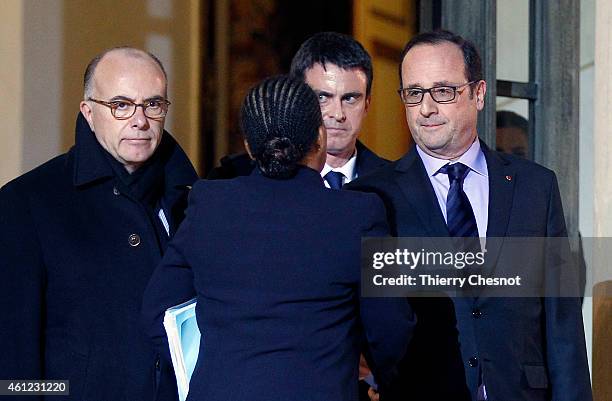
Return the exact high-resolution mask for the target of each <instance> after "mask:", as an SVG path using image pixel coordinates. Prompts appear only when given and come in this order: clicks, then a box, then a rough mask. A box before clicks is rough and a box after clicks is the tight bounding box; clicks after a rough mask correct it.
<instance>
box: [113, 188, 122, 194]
mask: <svg viewBox="0 0 612 401" xmlns="http://www.w3.org/2000/svg"><path fill="white" fill-rule="evenodd" d="M113 194H115V195H117V196H118V195H121V192H119V190H118V189H117V187H113Z"/></svg>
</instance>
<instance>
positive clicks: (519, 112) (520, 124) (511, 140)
mask: <svg viewBox="0 0 612 401" xmlns="http://www.w3.org/2000/svg"><path fill="white" fill-rule="evenodd" d="M496 103H497V116H496V126H497V128H496V135H495V148H496V149H497V150H498V151H499V152H504V153H509V154H513V155H515V156H520V157H524V158H526V159H531V147H532V146H533V143H532V141H530V139H529V121H528V119H529V101H528V100H526V99H512V98H509V97H502V96H498V97H497V100H496Z"/></svg>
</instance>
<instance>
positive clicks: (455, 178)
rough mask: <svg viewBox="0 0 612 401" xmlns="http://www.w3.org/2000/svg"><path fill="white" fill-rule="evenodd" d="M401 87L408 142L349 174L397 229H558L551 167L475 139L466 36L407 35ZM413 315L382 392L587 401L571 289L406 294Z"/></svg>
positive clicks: (475, 63) (477, 68)
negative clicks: (356, 175)
mask: <svg viewBox="0 0 612 401" xmlns="http://www.w3.org/2000/svg"><path fill="white" fill-rule="evenodd" d="M400 82H401V89H400V95H401V98H402V101H403V102H404V104H405V106H406V119H407V121H408V125H409V127H410V131H411V133H412V137H413V139H414V142H415V143H416V146H414V147H413V148H412V149H410V151H409V152H408V153H407V154H406V155H405V156H404V157H403V158H401V159H400V160H398V161H396V162H394V163H391V164H389V165H387V166H385V167H383V168H382V169H379V170H377V171H376V172H375V173H374V174H372V175H370V176H368V177H365V178H363V179H359V180H357V181H355V182H353V183H351V184H350V185H349V186H348V188H349V189H357V190H362V191H368V192H375V193H377V194H379V195H380V196H381V198H382V199H383V200H384V202H385V204H386V207H387V213H388V219H389V221H390V224H391V226H392V232H393V233H394V235H396V236H401V237H448V236H452V237H454V236H456V237H466V236H467V237H470V236H473V237H478V236H480V237H488V238H492V237H528V236H534V237H564V236H566V235H567V232H566V227H565V220H564V216H563V210H562V206H561V200H560V195H559V189H558V185H557V180H556V177H555V174H554V173H553V172H552V171H550V170H548V169H546V168H544V167H542V166H540V165H537V164H535V163H532V162H529V161H526V160H523V159H520V158H517V157H514V156H510V155H503V154H501V153H497V152H495V151H491V150H489V149H488V148H487V147H486V145H485V144H484V143H483V142H482V141H480V140H479V139H478V136H477V132H476V125H477V124H476V122H477V115H478V111H480V110H482V108H483V106H484V97H485V93H486V87H487V86H486V82H485V81H483V80H482V71H481V62H480V58H479V55H478V52H477V50H476V48H475V47H474V45H473V44H472V43H471V42H469V41H466V40H464V39H463V38H461V37H460V36H458V35H455V34H453V33H451V32H447V31H437V32H431V33H425V34H421V35H418V36H416V37H414V38H413V39H412V40H411V41H410V42H409V43H408V44H407V45H406V47H405V49H404V53H403V57H402V62H401V64H400ZM411 303H412V306H413V308H414V310H415V312H416V314H417V319H418V321H417V327H416V330H415V333H414V338H413V340H412V343H411V345H410V348H409V351H408V353H407V354H406V356H405V358H404V359H403V362H402V365H401V367H400V372H401V375H400V378H399V379H398V380H397V381H396V382H395V383H394V384H393V385H392V389H391V391H390V394H389V395H388V396H386V397H385V400H402V401H404V400H409V399H414V400H425V399H427V400H472V401H476V400H501V401H519V400H520V401H552V400H555V401H558V400H563V401H579V400H580V401H587V400H591V398H592V395H591V388H590V382H589V372H588V365H587V358H586V347H585V338H584V330H583V325H582V313H581V305H580V299H579V298H573V297H565V298H559V297H531V298H500V297H497V298H492V297H462V298H459V297H446V298H444V297H440V298H413V299H411Z"/></svg>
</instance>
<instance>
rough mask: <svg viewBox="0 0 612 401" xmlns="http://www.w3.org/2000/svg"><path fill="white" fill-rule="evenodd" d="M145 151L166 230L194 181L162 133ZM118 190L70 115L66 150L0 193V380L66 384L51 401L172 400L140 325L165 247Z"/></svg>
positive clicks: (167, 377) (165, 373)
mask: <svg viewBox="0 0 612 401" xmlns="http://www.w3.org/2000/svg"><path fill="white" fill-rule="evenodd" d="M156 156H159V158H160V159H159V162H160V163H161V165H158V166H157V167H160V168H162V172H161V174H160V175H159V176H157V180H156V181H157V182H158V183H159V184H161V185H162V188H163V195H162V197H163V199H164V202H165V205H164V209H165V213H166V216H167V218H168V220H169V223H170V231H171V233H172V234H173V233H174V231H175V230H176V228H177V226H178V224H179V223H180V221H181V220H182V218H183V217H184V209H185V207H186V203H187V194H188V188H189V186H190V185H191V184H193V182H194V181H195V180H196V179H197V175H196V173H195V171H194V169H193V167H192V166H191V163H190V162H189V160H188V159H187V156H186V155H185V153H184V152H183V150H182V149H181V148H180V147H179V146H178V144H177V143H176V142H175V141H174V139H172V137H171V136H170V134H168V133H164V136H163V139H162V142H161V144H160V145H159V147H158V149H157V151H156ZM109 157H110V156H109ZM120 184H121V183H120V182H119V181H118V180H117V178H116V176H115V174H114V172H113V169H112V168H111V165H110V163H109V161H108V160H107V157H106V156H105V154H104V150H103V149H102V147H101V146H100V145H99V144H98V142H97V140H96V139H95V136H94V133H93V132H92V131H91V130H90V129H89V126H88V125H87V122H86V121H85V119H84V118H83V117H82V115H79V119H78V122H77V132H76V144H75V146H74V147H73V148H72V149H70V151H69V152H68V153H66V154H63V155H61V156H58V157H56V158H54V159H53V160H51V161H49V162H47V163H45V164H43V165H42V166H40V167H38V168H36V169H34V170H32V171H31V172H29V173H27V174H25V175H23V176H21V177H19V178H17V179H15V180H13V181H12V182H10V183H8V184H7V185H6V186H4V187H3V188H2V189H0V273H1V274H2V277H1V278H0V307H1V308H0V309H1V310H2V313H0V344H2V347H3V349H2V351H1V352H0V379H66V380H70V395H69V396H62V397H59V398H61V399H62V400H79V401H80V400H88V401H95V400H99V401H109V400H116V401H119V400H124V401H140V400H147V401H150V400H155V399H156V396H160V398H162V399H168V396H171V395H174V394H176V381H175V379H174V372H173V370H172V365H170V364H167V363H165V361H160V359H159V358H158V355H157V353H156V352H155V350H154V349H153V347H152V346H151V345H150V342H149V341H148V339H147V337H146V336H145V335H144V334H143V333H142V331H141V328H140V325H139V319H140V306H141V302H142V301H141V297H142V293H143V291H144V288H145V286H146V284H147V282H148V280H149V278H150V277H151V274H152V272H153V270H154V268H155V266H156V265H157V263H158V262H159V261H160V260H161V256H162V253H163V251H164V249H165V242H160V240H159V236H158V234H157V233H158V230H157V228H156V227H155V224H156V223H157V221H156V220H158V219H155V220H153V219H152V218H151V215H150V214H149V213H147V212H146V211H145V207H144V206H143V204H142V203H141V202H139V201H138V200H136V199H134V198H133V197H132V195H131V194H130V193H129V192H127V191H126V192H124V191H123V189H122V187H121V185H120ZM161 230H164V229H163V227H161ZM132 235H138V237H139V241H136V237H134V236H132ZM163 235H164V236H166V233H165V232H164V233H163ZM131 236H132V237H131ZM164 241H167V240H164ZM137 242H138V243H137ZM164 394H165V396H164ZM42 398H43V397H42V396H32V397H28V396H19V397H15V399H16V400H22V401H25V400H34V399H36V400H39V399H42ZM50 398H53V397H50Z"/></svg>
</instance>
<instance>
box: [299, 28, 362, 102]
mask: <svg viewBox="0 0 612 401" xmlns="http://www.w3.org/2000/svg"><path fill="white" fill-rule="evenodd" d="M328 63H329V64H334V65H337V66H338V67H340V68H342V69H344V70H350V69H353V68H358V69H360V70H361V71H363V72H364V74H365V76H366V95H367V96H369V95H370V93H371V91H372V80H373V79H374V72H373V70H372V59H371V58H370V55H369V54H368V52H367V51H366V50H365V49H364V47H363V46H362V45H361V43H359V42H357V41H356V40H355V39H353V38H352V37H350V36H348V35H345V34H343V33H338V32H319V33H317V34H315V35H313V36H311V37H310V38H309V39H307V40H306V41H305V42H304V43H302V46H300V49H299V50H298V51H297V53H295V56H293V60H292V61H291V72H290V74H291V76H293V77H296V78H299V79H301V80H304V75H305V74H306V70H308V69H310V68H312V67H313V66H314V65H315V64H321V66H322V67H323V68H325V65H326V64H328Z"/></svg>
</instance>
